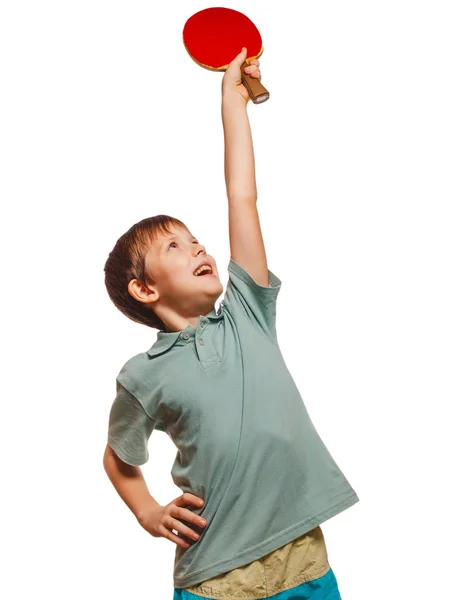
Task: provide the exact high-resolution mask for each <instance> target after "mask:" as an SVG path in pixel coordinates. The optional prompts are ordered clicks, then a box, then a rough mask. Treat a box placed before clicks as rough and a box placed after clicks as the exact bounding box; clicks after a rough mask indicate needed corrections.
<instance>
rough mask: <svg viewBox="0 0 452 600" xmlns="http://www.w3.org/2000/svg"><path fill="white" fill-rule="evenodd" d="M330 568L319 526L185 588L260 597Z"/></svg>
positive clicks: (212, 597)
mask: <svg viewBox="0 0 452 600" xmlns="http://www.w3.org/2000/svg"><path fill="white" fill-rule="evenodd" d="M329 570H330V565H329V563H328V553H327V550H326V546H325V539H324V537H323V532H322V530H321V529H320V526H317V527H315V528H314V529H312V530H311V531H308V532H307V533H304V534H303V535H301V536H300V537H298V538H296V539H295V540H293V541H291V542H289V543H288V544H285V545H284V546H282V547H281V548H277V549H276V550H273V552H270V553H269V554H266V555H265V556H263V557H262V558H260V559H258V560H255V561H253V562H251V563H248V564H247V565H244V566H243V567H238V568H237V569H233V570H232V571H228V572H227V573H222V574H221V575H217V576H216V577H212V578H211V579H207V580H205V581H203V582H202V583H198V584H196V585H193V586H191V587H188V588H184V590H185V591H187V592H190V593H191V594H195V595H197V596H200V597H202V598H208V599H209V600H217V599H218V600H225V599H227V600H229V599H231V600H234V599H235V598H237V599H238V598H240V600H242V599H243V600H245V599H249V600H257V599H259V598H268V597H269V596H272V595H274V594H277V593H278V592H282V591H284V590H288V589H290V588H294V587H296V586H299V585H301V584H303V583H305V582H308V581H312V580H313V579H318V578H320V577H322V576H323V575H325V574H326V573H327V572H328V571H329ZM333 577H334V575H332V574H331V575H330V576H329V580H328V581H329V585H330V586H331V585H332V584H333V583H334V585H336V582H335V581H334V582H333V581H330V580H332V578H333ZM182 596H183V594H182V595H181V597H182ZM297 597H299V596H297ZM303 597H305V596H303ZM306 597H307V598H308V597H310V596H309V594H308V595H306ZM334 597H336V596H334ZM337 597H338V598H340V596H339V592H338V595H337ZM316 598H317V596H316Z"/></svg>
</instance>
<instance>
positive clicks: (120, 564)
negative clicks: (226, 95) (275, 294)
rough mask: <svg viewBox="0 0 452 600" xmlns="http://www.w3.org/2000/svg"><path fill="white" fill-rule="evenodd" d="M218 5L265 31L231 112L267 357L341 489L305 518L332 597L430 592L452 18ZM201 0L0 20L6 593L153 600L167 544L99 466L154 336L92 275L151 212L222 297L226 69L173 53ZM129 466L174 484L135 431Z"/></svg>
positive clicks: (450, 252) (165, 457) (16, 14)
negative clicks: (182, 238)
mask: <svg viewBox="0 0 452 600" xmlns="http://www.w3.org/2000/svg"><path fill="white" fill-rule="evenodd" d="M222 5H223V6H228V7H231V8H235V9H236V10H240V11H242V12H244V13H245V14H247V15H248V16H249V17H251V18H252V19H253V20H254V22H255V23H256V25H257V26H258V27H259V29H260V31H261V33H262V37H263V44H264V53H263V55H262V57H261V69H262V82H263V83H264V85H265V86H266V87H267V88H268V89H269V91H270V93H271V98H270V100H269V101H268V102H266V103H265V104H262V105H253V104H252V103H250V104H249V106H248V114H249V118H250V122H251V126H252V132H253V141H254V148H255V156H256V173H257V185H258V194H259V197H258V206H259V211H260V218H261V226H262V230H263V234H264V239H265V243H266V248H267V258H268V264H269V268H270V269H271V270H272V271H274V272H275V273H276V274H277V275H278V276H279V277H280V278H281V280H282V281H283V285H282V289H281V292H280V295H279V298H278V312H277V327H278V339H279V343H280V346H281V349H282V351H283V355H284V357H285V360H286V362H287V365H288V367H289V369H290V371H291V373H292V375H293V377H294V379H295V381H296V383H297V385H298V387H299V390H300V393H301V395H302V397H303V400H304V402H305V404H306V406H307V408H308V411H309V413H310V415H311V417H312V419H313V422H314V423H315V425H316V428H317V430H318V432H319V434H320V435H321V437H322V439H323V440H324V442H325V443H326V445H327V447H328V448H329V450H330V452H331V453H332V455H333V456H334V458H335V460H336V461H337V462H338V464H339V465H340V467H341V469H342V470H343V472H344V474H345V475H346V477H347V478H348V479H349V481H350V483H351V484H352V486H353V487H354V489H355V490H356V492H357V493H358V496H359V497H360V502H359V503H358V504H357V505H355V506H353V507H351V508H350V509H348V510H347V511H344V512H343V513H341V514H340V515H338V516H336V517H335V518H333V519H331V520H330V521H327V522H326V523H325V524H324V525H323V526H322V528H323V531H324V534H325V539H326V543H327V547H328V551H329V559H330V563H331V566H332V567H333V570H334V572H335V573H336V576H337V579H338V582H339V587H340V590H341V593H342V597H343V600H364V599H365V600H374V599H375V600H377V599H378V600H380V599H381V598H383V597H384V598H391V599H392V598H394V599H397V600H399V599H402V598H403V599H405V598H407V599H408V598H410V599H418V598H419V599H424V598H427V597H428V598H433V597H441V598H444V597H445V596H444V594H445V593H446V594H447V592H446V591H445V590H446V589H449V588H450V585H449V584H448V583H447V578H448V570H449V560H448V559H450V546H448V544H449V543H450V541H449V540H450V535H451V520H450V516H449V512H450V506H451V500H452V498H451V495H450V491H449V490H448V488H447V481H448V480H450V472H451V470H450V457H451V447H450V419H447V418H446V413H447V410H448V409H449V405H450V402H451V400H452V394H451V391H452V390H451V388H452V384H451V366H452V360H451V359H452V350H451V336H452V322H451V314H452V311H451V306H452V278H451V258H452V243H451V226H452V223H451V218H450V217H451V212H450V211H451V199H452V194H451V192H452V184H451V164H452V163H451V160H452V142H451V140H452V118H451V114H452V111H451V107H452V86H451V58H452V41H451V40H452V38H451V35H450V32H451V26H452V22H451V14H450V5H449V6H448V3H447V2H439V1H434V0H430V1H429V2H427V1H424V2H417V1H413V0H411V1H410V2H408V1H406V2H402V1H400V0H390V1H388V0H380V1H379V2H362V1H355V2H352V1H349V0H347V1H342V2H321V1H316V2H312V1H309V2H302V3H295V2H277V3H275V2H274V1H272V2H270V1H269V0H265V1H263V0H260V1H259V2H244V1H242V2H236V3H223V4H222ZM206 6H209V4H204V3H198V2H189V1H185V2H181V1H179V2H172V3H166V4H165V3H161V4H157V3H153V2H149V1H148V2H144V1H132V2H125V1H122V2H118V1H112V0H109V1H108V2H107V1H101V0H89V1H87V0H78V1H77V2H75V1H71V2H69V1H58V2H57V1H54V2H50V1H44V0H42V1H40V2H24V1H20V0H9V1H8V0H7V1H5V2H3V3H2V5H1V9H0V86H1V94H0V103H1V111H0V119H1V121H0V126H1V131H0V144H1V182H0V183H1V189H0V193H1V206H2V218H1V225H2V235H1V250H2V252H1V258H2V288H3V290H2V294H1V296H2V318H3V324H2V340H3V343H2V346H3V350H2V354H3V360H2V364H3V375H2V418H1V423H2V428H1V429H2V431H1V443H2V450H3V451H2V488H3V491H2V496H1V497H2V507H3V508H2V521H3V522H2V523H1V530H2V535H1V543H2V546H3V547H4V548H3V550H4V552H5V551H6V560H5V554H4V555H3V556H4V559H3V561H2V567H3V568H2V571H3V574H2V577H1V584H0V585H1V586H2V588H5V591H4V592H2V593H1V595H2V597H4V598H7V599H8V600H13V599H19V598H20V599H26V598H45V599H46V600H57V599H58V600H60V599H61V598H64V599H65V600H76V599H77V600H79V599H80V598H84V599H93V600H98V599H103V598H109V600H116V599H118V600H119V599H121V600H122V599H123V598H138V597H139V598H148V599H152V600H154V599H155V600H169V599H171V598H172V591H173V585H172V568H173V559H174V552H175V549H176V548H175V545H174V544H173V543H172V542H170V541H168V540H166V539H164V538H159V539H156V538H153V537H152V536H150V535H149V534H148V533H147V532H145V531H144V529H142V528H141V527H140V526H139V524H138V523H137V521H136V520H135V518H134V516H133V514H132V513H131V512H130V511H129V510H128V508H127V507H126V505H125V504H124V503H123V502H122V500H121V499H120V497H119V496H118V495H117V494H116V492H115V490H114V488H113V486H112V485H111V483H110V481H109V480H108V478H107V475H106V473H105V471H104V469H103V465H102V458H103V452H104V448H105V444H106V434H107V419H108V413H109V409H110V406H111V403H112V401H113V398H114V394H115V377H116V375H117V373H118V372H119V370H120V368H121V366H122V365H123V363H124V362H125V361H126V360H127V359H128V358H130V357H131V356H132V355H134V354H137V353H138V352H142V351H145V350H147V349H148V348H149V347H150V346H151V345H152V344H153V343H154V341H155V339H156V333H157V331H156V330H155V329H150V328H147V327H145V326H143V325H139V324H137V323H134V322H132V321H130V320H128V319H127V318H126V317H125V316H124V315H123V314H122V313H120V312H119V311H118V310H117V309H116V308H115V306H114V305H113V304H112V303H111V301H110V300H109V298H108V296H107V293H106V289H105V287H104V281H103V266H104V263H105V261H106V259H107V256H108V253H109V251H110V250H111V249H112V248H113V246H114V243H115V242H116V240H117V239H118V238H119V237H120V235H122V233H124V232H125V231H126V230H127V229H128V228H129V227H130V226H131V225H132V224H133V223H135V222H136V221H138V220H141V219H143V218H145V217H149V216H152V215H157V214H169V215H173V216H176V217H178V218H180V219H181V220H182V221H184V222H185V223H186V224H187V225H188V227H189V228H190V230H191V232H192V233H193V234H194V235H195V236H197V237H198V239H199V240H200V241H201V243H203V244H204V245H205V246H206V248H207V251H208V252H209V253H210V254H212V255H213V256H214V257H215V259H216V261H217V264H218V267H219V268H220V275H221V280H222V282H223V285H226V281H227V271H226V269H227V264H228V260H229V245H228V244H229V239H228V226H227V199H226V195H225V185H224V175H223V132H222V124H221V116H220V101H221V78H222V74H221V73H213V72H211V71H208V70H205V69H202V68H200V67H198V66H197V65H196V64H195V63H194V62H193V61H192V60H191V59H190V58H189V56H188V54H187V53H186V50H185V48H184V46H183V44H182V28H183V25H184V23H185V21H186V19H187V18H188V17H189V16H190V15H191V14H193V13H194V12H196V11H198V10H201V9H202V8H205V7H206ZM294 11H295V12H294ZM220 299H221V298H220ZM220 299H219V300H220ZM217 306H218V305H217ZM149 452H150V460H149V462H148V463H146V465H144V466H143V469H142V470H143V473H144V475H145V478H146V481H147V483H148V486H149V489H150V491H151V493H152V494H153V495H154V496H155V497H156V499H157V500H158V501H159V502H160V503H161V504H167V503H168V502H170V501H171V500H172V499H174V498H175V497H176V496H178V495H180V493H181V491H180V489H179V488H177V487H176V486H174V484H173V482H172V480H171V478H170V475H169V473H170V469H171V466H172V463H173V460H174V458H175V454H176V449H175V447H174V445H173V444H172V442H171V440H170V439H169V438H168V437H167V436H166V435H165V434H164V433H162V432H158V431H155V432H154V433H153V434H152V436H151V439H150V441H149ZM251 518H252V514H251V513H250V519H251ZM257 526H258V524H257ZM448 547H449V550H448ZM226 550H227V549H226Z"/></svg>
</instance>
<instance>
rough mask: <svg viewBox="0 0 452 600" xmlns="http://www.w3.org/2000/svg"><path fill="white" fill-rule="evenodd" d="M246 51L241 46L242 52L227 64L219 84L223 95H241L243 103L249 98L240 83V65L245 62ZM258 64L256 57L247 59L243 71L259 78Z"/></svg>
mask: <svg viewBox="0 0 452 600" xmlns="http://www.w3.org/2000/svg"><path fill="white" fill-rule="evenodd" d="M246 53H247V49H246V48H243V50H242V52H240V54H237V56H236V57H235V58H234V60H233V61H231V62H230V63H229V66H228V68H227V69H226V71H225V73H224V75H223V81H222V84H221V92H222V94H223V96H229V97H233V98H235V97H241V98H242V99H243V101H244V104H245V105H246V104H247V102H248V101H249V100H250V96H249V94H248V91H247V89H246V87H245V86H244V85H243V83H242V71H241V66H242V64H243V63H244V62H245V59H246ZM259 64H260V63H259V60H258V59H257V58H253V59H252V60H250V61H249V65H248V66H247V67H245V69H244V71H245V73H247V75H250V76H251V77H253V78H255V79H259V80H260V78H261V72H260V69H259Z"/></svg>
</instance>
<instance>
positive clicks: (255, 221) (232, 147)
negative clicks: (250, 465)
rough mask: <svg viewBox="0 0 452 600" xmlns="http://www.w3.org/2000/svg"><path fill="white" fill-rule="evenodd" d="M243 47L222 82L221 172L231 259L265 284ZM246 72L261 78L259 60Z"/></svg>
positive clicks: (252, 63) (266, 284)
mask: <svg viewBox="0 0 452 600" xmlns="http://www.w3.org/2000/svg"><path fill="white" fill-rule="evenodd" d="M245 58H246V49H245V50H244V51H243V52H241V53H240V54H239V55H238V56H237V57H236V58H235V59H234V61H232V62H231V63H230V64H229V67H228V69H227V71H226V72H225V74H224V77H223V81H222V104H221V116H222V121H223V129H224V175H225V182H226V193H227V197H228V207H229V243H230V251H231V257H232V259H233V260H234V261H235V262H236V263H238V264H239V265H240V266H242V267H243V268H244V269H245V270H246V271H248V273H249V274H250V275H251V276H252V277H253V279H254V280H255V281H256V283H258V284H260V285H263V286H265V287H268V266H267V257H266V254H265V246H264V240H263V237H262V232H261V227H260V222H259V214H258V210H257V189H256V173H255V165H254V151H253V142H252V137H251V127H250V123H249V119H248V113H247V104H248V102H249V99H250V98H249V95H248V92H247V90H246V88H245V86H244V85H243V84H242V83H241V70H240V67H241V65H242V64H243V62H244V61H245ZM245 71H246V72H247V73H249V74H250V75H251V76H252V77H257V78H259V79H260V77H261V75H260V70H259V60H258V59H254V60H251V61H250V64H249V66H248V67H246V69H245Z"/></svg>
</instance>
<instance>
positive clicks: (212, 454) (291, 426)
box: [104, 48, 359, 600]
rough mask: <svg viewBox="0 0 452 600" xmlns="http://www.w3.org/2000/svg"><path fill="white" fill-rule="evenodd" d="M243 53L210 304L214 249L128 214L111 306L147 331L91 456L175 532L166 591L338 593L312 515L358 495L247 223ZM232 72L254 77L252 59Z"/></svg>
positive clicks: (151, 523)
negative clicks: (323, 429)
mask: <svg viewBox="0 0 452 600" xmlns="http://www.w3.org/2000/svg"><path fill="white" fill-rule="evenodd" d="M245 58H246V48H244V49H243V50H242V52H241V53H240V54H239V55H238V56H237V57H236V58H235V60H234V61H233V62H231V64H230V65H229V67H228V69H227V71H226V72H225V74H224V76H223V80H222V121H223V127H224V136H225V180H226V190H227V197H228V207H229V238H230V250H231V252H230V254H231V258H230V262H229V265H228V273H229V280H228V284H227V287H226V291H225V295H224V300H223V301H222V303H221V307H220V310H219V312H218V313H216V311H215V301H216V300H217V299H218V297H219V296H220V294H221V293H222V291H223V286H222V284H221V282H220V280H219V278H218V270H217V266H216V263H215V260H214V259H213V258H212V257H211V256H210V255H208V254H206V251H205V248H204V247H203V246H201V245H200V244H199V242H198V240H197V239H196V238H194V237H193V236H192V235H191V233H190V231H189V230H188V228H187V227H186V226H185V225H184V223H182V222H180V221H178V220H177V219H174V218H171V217H167V216H166V215H158V216H157V217H153V218H151V219H144V220H143V221H140V222H139V223H137V224H136V225H134V226H133V227H132V228H131V229H130V230H129V231H128V232H126V233H125V234H124V235H123V236H122V237H121V238H120V239H119V240H118V242H117V243H116V246H115V248H114V249H113V251H112V252H111V253H110V255H109V258H108V260H107V262H106V265H105V282H106V286H107V290H108V293H109V295H110V297H111V299H112V300H113V302H114V303H115V305H116V306H117V307H118V308H119V309H120V310H121V311H122V312H123V313H124V314H126V315H127V316H128V317H129V318H131V319H133V320H135V321H137V322H140V323H143V324H145V325H148V326H151V327H155V328H157V329H159V331H158V334H157V341H156V342H155V343H154V344H153V346H152V347H151V348H150V349H149V350H148V351H147V352H142V353H140V354H137V355H136V356H133V357H132V358H131V359H129V360H128V361H127V362H126V363H125V364H124V366H123V367H122V369H121V371H120V373H119V374H118V376H117V380H116V385H117V395H116V398H115V400H114V402H113V405H112V407H111V412H110V419H109V430H108V443H107V447H106V450H105V456H104V466H105V469H106V472H107V474H108V476H109V478H110V480H111V481H112V483H113V485H114V486H115V488H116V490H117V491H118V493H119V494H120V496H121V497H122V499H123V500H124V502H125V503H126V504H127V505H128V507H129V508H130V509H131V510H132V512H133V513H134V515H135V516H136V518H137V520H138V522H139V523H140V525H141V526H142V527H143V528H144V529H145V530H146V531H148V532H149V533H150V534H151V535H152V536H154V537H166V538H167V539H169V540H170V541H172V542H174V543H175V544H176V554H175V561H174V578H173V579H174V597H173V599H174V600H189V599H190V600H194V599H196V598H201V597H202V598H208V599H215V598H222V599H223V600H228V599H229V598H231V599H232V598H239V597H240V598H270V597H272V596H273V595H275V594H279V593H281V592H284V596H283V597H284V600H289V599H290V598H294V599H295V598H301V597H302V598H306V599H310V598H314V597H315V599H316V600H321V599H324V600H326V599H327V598H328V599H329V600H338V599H340V594H339V590H338V586H337V580H336V578H335V575H334V573H333V571H332V569H331V567H330V565H329V563H328V556H327V551H326V546H325V541H324V538H323V533H322V530H321V529H320V524H321V523H322V522H324V521H326V520H327V519H330V518H332V517H333V516H335V515H336V514H338V513H340V512H342V511H344V510H345V509H347V508H348V507H350V506H352V505H353V504H355V503H356V502H358V501H359V498H358V496H357V495H356V493H355V491H354V489H353V488H352V487H351V486H350V484H349V482H348V481H347V479H346V478H345V476H344V475H343V473H342V471H341V470H340V469H339V467H338V466H337V464H336V463H335V462H334V460H333V458H332V457H331V455H330V453H329V452H328V450H327V448H326V447H325V445H324V444H323V442H322V441H321V439H320V437H319V435H318V434H317V432H316V430H315V427H314V425H313V424H312V422H311V420H310V418H309V415H308V413H307V411H306V408H305V406H304V403H303V401H302V399H301V396H300V394H299V392H298V389H297V387H296V385H295V383H294V381H293V379H292V377H291V375H290V373H289V371H288V370H287V367H286V365H285V363H284V360H283V357H282V355H281V352H280V349H279V346H278V341H277V336H276V325H275V323H276V299H277V296H278V293H279V291H280V288H281V280H280V279H279V278H278V277H277V276H276V275H275V274H274V273H273V272H271V271H270V270H269V269H268V267H267V260H266V254H265V249H264V243H263V240H262V235H261V230H260V225H259V217H258V212H257V192H256V184H255V170H254V154H253V147H252V139H251V131H250V125H249V121H248V115H247V109H246V107H247V103H248V101H249V96H248V93H247V91H246V89H245V88H244V86H243V85H242V84H241V76H240V66H241V65H242V63H243V62H244V61H245ZM245 70H246V72H248V73H250V74H251V75H252V76H253V77H258V78H260V77H261V74H260V70H259V60H257V59H255V60H252V61H250V64H249V66H248V67H247V68H246V69H245ZM154 429H158V430H160V431H165V432H166V433H167V434H168V435H169V436H170V437H171V439H172V440H173V442H174V444H175V445H176V447H177V448H178V452H177V455H176V459H175V461H174V464H173V468H172V470H171V475H172V478H173V481H174V483H175V484H176V485H177V486H178V487H179V488H181V489H182V490H183V494H182V495H181V496H179V497H178V498H176V499H175V500H173V501H172V502H170V503H169V504H168V505H167V506H160V505H159V504H158V503H157V502H156V500H155V499H154V498H153V497H152V496H151V495H150V494H149V491H148V489H147V486H146V483H145V481H144V479H143V476H142V473H141V470H140V468H139V465H142V464H144V463H145V462H146V461H147V460H148V451H147V442H148V439H149V436H150V435H151V433H152V431H153V430H154ZM202 518H204V519H205V521H202V520H201V519H202ZM175 531H177V534H178V535H176V534H175V533H174V532H175ZM279 598H282V596H279ZM275 600H276V598H275Z"/></svg>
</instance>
